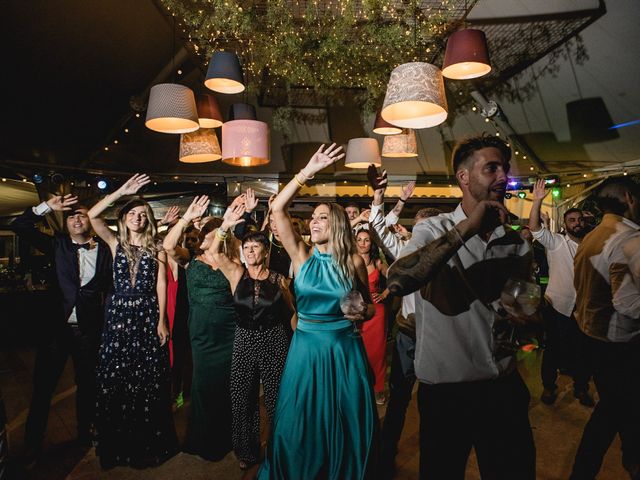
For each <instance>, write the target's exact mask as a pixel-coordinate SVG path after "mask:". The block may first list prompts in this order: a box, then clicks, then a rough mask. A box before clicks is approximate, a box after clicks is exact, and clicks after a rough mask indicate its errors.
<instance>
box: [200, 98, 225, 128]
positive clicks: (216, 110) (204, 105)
mask: <svg viewBox="0 0 640 480" xmlns="http://www.w3.org/2000/svg"><path fill="white" fill-rule="evenodd" d="M198 122H200V128H218V127H221V126H222V114H221V113H220V107H219V106H218V101H217V100H216V97H214V96H213V95H208V94H206V93H201V94H200V95H198Z"/></svg>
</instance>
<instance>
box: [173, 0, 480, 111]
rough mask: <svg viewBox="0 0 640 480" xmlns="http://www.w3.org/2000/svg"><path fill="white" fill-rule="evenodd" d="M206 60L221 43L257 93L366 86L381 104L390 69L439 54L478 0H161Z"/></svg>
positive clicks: (366, 96)
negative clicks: (236, 57)
mask: <svg viewBox="0 0 640 480" xmlns="http://www.w3.org/2000/svg"><path fill="white" fill-rule="evenodd" d="M161 3H162V4H163V5H164V6H165V7H166V8H167V10H168V11H169V12H170V13H171V14H173V15H174V16H175V17H176V19H177V20H178V22H180V23H181V24H182V25H183V28H184V32H185V34H186V35H187V36H188V40H189V41H190V42H191V44H192V45H193V48H194V51H196V52H197V54H198V55H200V56H201V57H202V59H203V63H206V62H207V61H208V59H209V58H210V57H211V55H212V53H213V52H214V51H215V50H223V49H228V50H233V51H235V52H236V53H238V55H239V56H240V57H241V58H242V63H243V67H244V70H245V77H246V81H247V84H248V89H249V92H250V93H259V92H262V93H263V94H265V93H266V94H268V92H269V89H270V88H285V89H290V88H292V87H301V86H302V87H308V88H310V89H314V91H315V93H316V94H318V95H323V94H327V93H329V92H331V91H334V90H335V89H359V90H360V93H359V98H358V101H359V103H361V104H362V105H364V108H365V109H366V110H368V111H372V110H373V109H374V108H375V107H377V106H380V104H381V102H382V98H383V97H384V93H385V88H386V84H387V81H388V79H389V74H390V72H391V70H392V69H393V68H395V67H396V66H398V65H399V64H401V63H404V62H408V61H432V60H433V58H435V55H436V54H437V52H438V51H439V49H440V48H442V46H443V44H444V39H445V37H446V35H447V34H448V33H449V32H450V31H451V30H452V28H454V27H455V24H456V23H457V22H459V21H460V19H461V18H462V17H463V16H464V14H465V10H466V9H467V8H468V9H470V8H471V7H472V6H473V4H474V3H475V2H472V1H469V2H464V1H463V0H441V1H437V2H435V1H434V2H432V1H429V2H424V1H417V0H405V1H382V0H360V1H355V0H327V1H317V0H316V1H302V0H293V1H292V0H287V1H285V0H266V1H260V2H247V1H245V2H241V1H235V0H161Z"/></svg>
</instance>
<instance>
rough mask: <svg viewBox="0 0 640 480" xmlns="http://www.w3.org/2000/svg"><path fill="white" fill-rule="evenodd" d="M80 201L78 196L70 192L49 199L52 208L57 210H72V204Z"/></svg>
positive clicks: (48, 202)
mask: <svg viewBox="0 0 640 480" xmlns="http://www.w3.org/2000/svg"><path fill="white" fill-rule="evenodd" d="M76 203H78V197H76V196H75V195H71V194H70V193H68V194H67V195H64V196H62V195H56V196H55V197H51V198H50V199H49V200H47V205H48V206H49V208H50V209H51V210H54V211H56V212H64V211H68V210H71V205H75V204H76Z"/></svg>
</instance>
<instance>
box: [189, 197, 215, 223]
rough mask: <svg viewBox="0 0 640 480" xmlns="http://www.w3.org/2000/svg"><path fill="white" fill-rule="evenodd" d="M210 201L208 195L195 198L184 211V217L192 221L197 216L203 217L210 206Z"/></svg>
mask: <svg viewBox="0 0 640 480" xmlns="http://www.w3.org/2000/svg"><path fill="white" fill-rule="evenodd" d="M209 202H210V200H209V197H208V196H206V195H202V196H200V197H196V198H194V199H193V202H191V205H189V208H187V211H186V212H184V215H183V216H182V218H183V219H185V220H186V221H187V222H191V221H192V220H195V219H196V218H200V217H202V216H203V215H204V214H205V212H206V211H207V207H209Z"/></svg>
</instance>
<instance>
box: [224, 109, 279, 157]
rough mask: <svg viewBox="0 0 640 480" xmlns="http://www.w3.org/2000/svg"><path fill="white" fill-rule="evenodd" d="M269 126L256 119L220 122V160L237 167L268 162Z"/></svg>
mask: <svg viewBox="0 0 640 480" xmlns="http://www.w3.org/2000/svg"><path fill="white" fill-rule="evenodd" d="M269 148H270V145H269V127H268V126H267V124H266V123H264V122H259V121H257V120H231V121H229V122H226V123H223V124H222V161H223V162H225V163H228V164H229V165H236V166H239V167H255V166H258V165H266V164H267V163H269Z"/></svg>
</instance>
